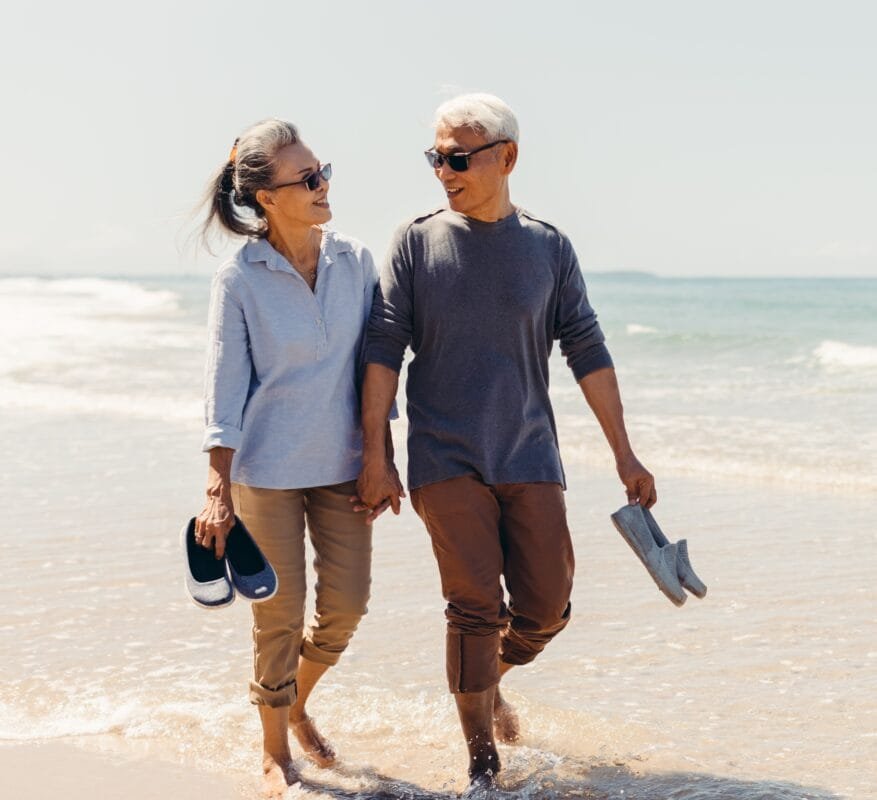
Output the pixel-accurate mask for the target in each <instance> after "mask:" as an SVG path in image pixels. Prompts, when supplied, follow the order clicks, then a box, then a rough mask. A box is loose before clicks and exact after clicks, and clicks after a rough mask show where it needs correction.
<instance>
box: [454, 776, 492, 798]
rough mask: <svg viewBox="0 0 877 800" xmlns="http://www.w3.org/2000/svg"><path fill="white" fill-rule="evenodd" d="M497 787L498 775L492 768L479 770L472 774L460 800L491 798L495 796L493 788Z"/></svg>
mask: <svg viewBox="0 0 877 800" xmlns="http://www.w3.org/2000/svg"><path fill="white" fill-rule="evenodd" d="M495 788H496V776H495V775H494V774H493V772H491V771H490V770H487V772H478V773H476V774H474V775H472V777H471V780H470V781H469V785H468V786H467V787H466V791H464V792H463V794H461V795H460V800H489V798H490V797H492V796H493V792H492V790H493V789H495Z"/></svg>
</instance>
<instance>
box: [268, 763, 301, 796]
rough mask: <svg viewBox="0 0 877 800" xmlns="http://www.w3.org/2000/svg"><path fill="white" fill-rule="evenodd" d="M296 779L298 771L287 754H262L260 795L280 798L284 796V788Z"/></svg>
mask: <svg viewBox="0 0 877 800" xmlns="http://www.w3.org/2000/svg"><path fill="white" fill-rule="evenodd" d="M298 780H299V776H298V771H297V770H296V768H295V766H294V765H293V763H292V758H291V757H290V756H289V755H285V756H273V755H271V754H270V753H263V754H262V797H265V798H268V800H281V798H283V797H285V796H286V790H287V789H288V788H289V787H290V786H292V785H293V784H294V783H296V782H297V781H298Z"/></svg>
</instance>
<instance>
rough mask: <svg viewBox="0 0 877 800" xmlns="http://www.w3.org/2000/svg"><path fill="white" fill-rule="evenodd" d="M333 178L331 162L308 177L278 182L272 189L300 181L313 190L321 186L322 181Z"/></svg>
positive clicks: (296, 183) (295, 184)
mask: <svg viewBox="0 0 877 800" xmlns="http://www.w3.org/2000/svg"><path fill="white" fill-rule="evenodd" d="M331 179H332V165H331V164H323V166H322V167H320V168H319V169H318V170H317V171H316V172H312V173H311V174H310V175H308V176H307V178H302V179H301V180H300V181H290V182H289V183H278V184H277V186H272V187H271V188H272V189H283V188H284V187H286V186H298V185H299V184H300V183H303V184H305V185H306V186H307V187H308V190H309V191H311V192H313V191H316V190H317V189H319V188H320V181H328V180H331Z"/></svg>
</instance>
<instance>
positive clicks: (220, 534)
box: [195, 490, 234, 558]
mask: <svg viewBox="0 0 877 800" xmlns="http://www.w3.org/2000/svg"><path fill="white" fill-rule="evenodd" d="M233 527H234V505H233V504H232V500H231V495H230V494H229V493H226V492H223V493H220V494H212V493H211V492H210V490H208V492H207V502H206V503H205V505H204V509H203V510H202V511H201V513H200V514H199V515H198V516H197V517H196V518H195V541H196V542H197V543H198V544H200V545H201V547H206V548H207V549H208V550H209V549H210V547H211V545H213V546H214V548H215V550H214V552H215V554H216V557H217V558H222V557H223V556H224V555H225V540H226V538H227V537H228V532H229V531H230V530H231V529H232V528H233Z"/></svg>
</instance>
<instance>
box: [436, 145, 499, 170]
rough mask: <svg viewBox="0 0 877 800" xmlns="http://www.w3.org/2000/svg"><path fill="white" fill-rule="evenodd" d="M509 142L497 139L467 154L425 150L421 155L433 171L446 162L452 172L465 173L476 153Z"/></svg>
mask: <svg viewBox="0 0 877 800" xmlns="http://www.w3.org/2000/svg"><path fill="white" fill-rule="evenodd" d="M509 141H510V140H509V139H499V140H497V141H495V142H490V144H483V145H481V147H476V148H475V149H474V150H471V151H469V152H468V153H439V152H438V150H434V149H433V150H427V151H426V152H425V153H424V154H423V155H425V156H426V160H427V161H428V162H429V166H431V167H432V168H433V169H440V168H441V166H442V164H444V163H445V162H447V164H448V166H449V167H450V168H451V169H452V170H454V172H465V171H466V170H467V169H469V159H470V158H472V156H474V155H475V154H476V153H480V152H481V151H482V150H487V149H488V148H490V147H496V146H497V145H498V144H508V142H509Z"/></svg>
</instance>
